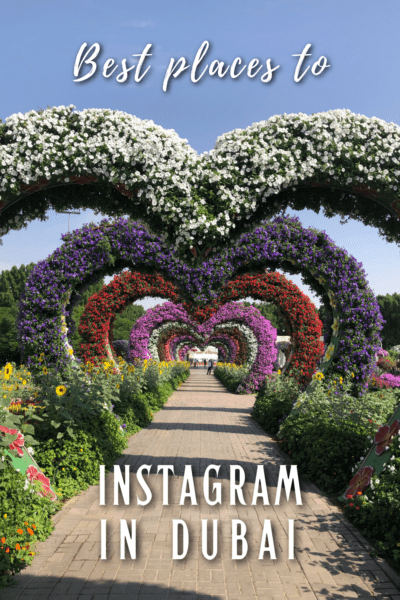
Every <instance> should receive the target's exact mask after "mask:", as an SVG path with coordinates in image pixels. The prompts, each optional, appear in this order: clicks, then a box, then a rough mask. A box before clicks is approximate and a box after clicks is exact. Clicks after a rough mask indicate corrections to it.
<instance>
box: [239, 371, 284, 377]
mask: <svg viewBox="0 0 400 600" xmlns="http://www.w3.org/2000/svg"><path fill="white" fill-rule="evenodd" d="M281 373H282V371H281V370H280V369H278V375H280V374H281ZM235 377H236V375H235Z"/></svg>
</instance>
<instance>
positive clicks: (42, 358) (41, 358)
mask: <svg viewBox="0 0 400 600" xmlns="http://www.w3.org/2000/svg"><path fill="white" fill-rule="evenodd" d="M39 360H40V362H42V360H44V352H42V354H41V355H40V356H39Z"/></svg>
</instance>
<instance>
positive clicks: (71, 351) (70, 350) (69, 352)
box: [68, 348, 74, 356]
mask: <svg viewBox="0 0 400 600" xmlns="http://www.w3.org/2000/svg"><path fill="white" fill-rule="evenodd" d="M73 353H74V351H73V349H72V348H68V354H70V355H71V356H72V354H73Z"/></svg>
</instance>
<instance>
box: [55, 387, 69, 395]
mask: <svg viewBox="0 0 400 600" xmlns="http://www.w3.org/2000/svg"><path fill="white" fill-rule="evenodd" d="M66 391H67V388H66V387H65V385H59V386H58V387H56V394H57V396H64V394H65V392H66Z"/></svg>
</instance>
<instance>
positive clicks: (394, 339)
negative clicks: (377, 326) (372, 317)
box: [376, 294, 400, 350]
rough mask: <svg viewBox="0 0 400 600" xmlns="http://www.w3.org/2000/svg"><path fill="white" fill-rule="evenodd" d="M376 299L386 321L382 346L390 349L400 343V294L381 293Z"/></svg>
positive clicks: (382, 332)
mask: <svg viewBox="0 0 400 600" xmlns="http://www.w3.org/2000/svg"><path fill="white" fill-rule="evenodd" d="M376 299H377V301H378V304H379V307H380V309H381V313H382V317H383V318H384V320H385V321H386V323H385V324H384V326H383V329H382V331H381V336H382V346H383V348H385V349H387V350H388V349H389V348H391V347H392V346H397V345H399V344H400V294H386V296H381V295H380V296H377V297H376Z"/></svg>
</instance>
